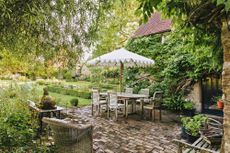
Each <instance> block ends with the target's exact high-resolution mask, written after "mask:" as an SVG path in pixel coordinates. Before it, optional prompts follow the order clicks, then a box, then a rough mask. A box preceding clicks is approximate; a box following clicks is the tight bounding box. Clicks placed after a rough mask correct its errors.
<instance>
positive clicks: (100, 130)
mask: <svg viewBox="0 0 230 153" xmlns="http://www.w3.org/2000/svg"><path fill="white" fill-rule="evenodd" d="M90 112H91V111H90V107H83V108H80V109H78V110H76V111H75V113H71V116H72V115H73V116H78V117H79V116H84V117H86V118H87V119H89V120H90V121H91V122H92V124H93V125H94V133H93V148H94V151H95V152H96V153H126V152H127V153H148V152H150V153H158V152H159V153H174V152H176V151H177V147H176V145H175V144H173V143H172V139H174V138H178V137H179V133H180V128H179V125H178V124H177V123H173V122H150V121H146V120H140V119H137V118H135V117H132V116H131V117H129V118H128V119H124V118H119V120H118V121H114V120H112V119H110V120H108V119H106V117H92V116H91V114H90Z"/></svg>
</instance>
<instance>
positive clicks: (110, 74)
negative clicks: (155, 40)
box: [103, 69, 119, 78]
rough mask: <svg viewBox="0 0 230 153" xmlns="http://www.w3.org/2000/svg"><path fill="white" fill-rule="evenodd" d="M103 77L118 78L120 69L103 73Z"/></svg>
mask: <svg viewBox="0 0 230 153" xmlns="http://www.w3.org/2000/svg"><path fill="white" fill-rule="evenodd" d="M103 76H104V77H105V78H118V77H119V69H108V70H105V71H104V72H103Z"/></svg>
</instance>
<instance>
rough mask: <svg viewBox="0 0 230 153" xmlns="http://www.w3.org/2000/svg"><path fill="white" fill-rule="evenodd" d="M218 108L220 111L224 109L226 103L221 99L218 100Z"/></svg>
mask: <svg viewBox="0 0 230 153" xmlns="http://www.w3.org/2000/svg"><path fill="white" fill-rule="evenodd" d="M217 108H219V109H223V108H224V102H223V100H222V99H221V98H220V99H218V100H217Z"/></svg>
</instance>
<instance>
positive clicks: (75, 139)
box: [42, 118, 93, 153]
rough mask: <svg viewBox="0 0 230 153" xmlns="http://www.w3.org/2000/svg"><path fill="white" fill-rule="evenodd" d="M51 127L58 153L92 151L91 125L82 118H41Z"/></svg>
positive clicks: (88, 152) (86, 152)
mask: <svg viewBox="0 0 230 153" xmlns="http://www.w3.org/2000/svg"><path fill="white" fill-rule="evenodd" d="M42 121H43V122H45V123H48V125H49V126H50V127H51V130H52V133H53V137H54V144H55V146H56V147H57V152H58V153H63V152H68V153H91V152H93V147H92V146H93V138H92V133H93V126H92V125H91V124H90V123H87V122H86V121H83V120H77V119H65V120H60V119H55V118H43V119H42Z"/></svg>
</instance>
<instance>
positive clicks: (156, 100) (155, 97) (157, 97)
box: [153, 91, 163, 106]
mask: <svg viewBox="0 0 230 153" xmlns="http://www.w3.org/2000/svg"><path fill="white" fill-rule="evenodd" d="M162 99H163V91H156V92H154V94H153V102H154V105H155V106H161V102H162Z"/></svg>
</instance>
